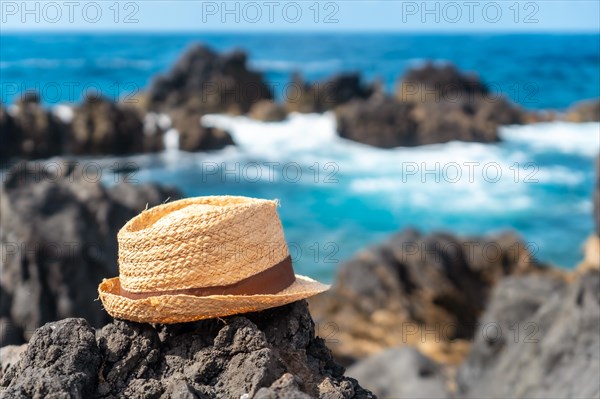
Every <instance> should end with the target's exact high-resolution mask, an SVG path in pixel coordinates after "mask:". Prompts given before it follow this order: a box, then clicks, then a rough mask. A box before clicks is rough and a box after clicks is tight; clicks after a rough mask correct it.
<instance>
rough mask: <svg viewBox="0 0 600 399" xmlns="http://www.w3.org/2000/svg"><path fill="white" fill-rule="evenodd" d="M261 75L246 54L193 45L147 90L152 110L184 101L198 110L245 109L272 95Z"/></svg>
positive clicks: (241, 111)
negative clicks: (247, 60) (250, 67)
mask: <svg viewBox="0 0 600 399" xmlns="http://www.w3.org/2000/svg"><path fill="white" fill-rule="evenodd" d="M272 98H273V95H272V93H271V90H270V89H269V87H268V86H267V85H266V84H265V82H264V80H263V78H262V75H261V74H260V73H258V72H254V71H252V70H249V69H248V67H247V65H246V54H245V53H244V52H242V51H235V52H232V53H229V54H224V55H220V54H218V53H216V52H214V51H213V50H212V49H210V48H208V47H206V46H202V45H195V46H193V47H192V48H190V49H189V50H188V51H187V52H186V53H185V54H184V55H183V56H182V57H181V58H180V59H179V60H178V61H177V63H176V64H175V65H174V66H173V68H172V69H171V71H170V72H169V73H168V74H167V75H164V76H159V77H158V78H156V80H155V81H154V82H153V84H152V86H151V87H150V91H149V107H150V108H151V109H152V110H163V111H165V110H172V109H176V108H180V107H181V106H183V105H186V106H187V107H188V108H191V109H193V111H194V112H195V113H196V114H198V115H202V114H206V113H222V112H229V113H235V114H242V113H246V112H248V111H249V110H250V107H251V106H252V104H254V103H255V102H257V101H260V100H265V99H266V100H269V99H272Z"/></svg>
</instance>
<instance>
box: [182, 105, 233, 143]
mask: <svg viewBox="0 0 600 399" xmlns="http://www.w3.org/2000/svg"><path fill="white" fill-rule="evenodd" d="M171 118H172V121H173V128H175V129H177V132H179V149H180V150H183V151H190V152H195V151H207V150H218V149H221V148H223V147H225V146H228V145H232V144H233V139H232V138H231V135H230V134H229V133H228V132H226V131H224V130H221V129H218V128H214V127H206V126H202V124H201V122H200V118H201V115H199V114H197V113H195V112H193V111H190V110H188V109H186V108H182V109H178V110H174V111H172V112H171Z"/></svg>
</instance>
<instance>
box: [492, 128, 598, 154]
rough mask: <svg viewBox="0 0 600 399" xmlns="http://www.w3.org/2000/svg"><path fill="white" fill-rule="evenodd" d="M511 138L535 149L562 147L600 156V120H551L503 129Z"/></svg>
mask: <svg viewBox="0 0 600 399" xmlns="http://www.w3.org/2000/svg"><path fill="white" fill-rule="evenodd" d="M500 134H501V137H502V138H503V139H505V140H507V141H509V142H513V143H521V144H525V145H527V146H529V147H530V148H531V149H533V150H534V151H542V152H544V151H549V150H551V151H558V152H562V153H567V154H575V155H584V156H587V157H596V156H598V152H599V151H600V123H598V122H589V123H579V124H573V123H567V122H551V123H538V124H534V125H525V126H507V127H504V128H502V129H501V130H500Z"/></svg>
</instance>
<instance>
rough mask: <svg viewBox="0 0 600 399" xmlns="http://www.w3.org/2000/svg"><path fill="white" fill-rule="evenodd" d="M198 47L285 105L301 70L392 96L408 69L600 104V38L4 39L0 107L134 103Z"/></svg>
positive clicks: (548, 101)
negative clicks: (228, 54) (468, 75)
mask: <svg viewBox="0 0 600 399" xmlns="http://www.w3.org/2000/svg"><path fill="white" fill-rule="evenodd" d="M196 42H203V43H207V44H209V45H211V46H213V47H214V48H215V49H218V50H220V51H229V50H232V49H235V48H242V49H245V50H246V51H247V52H248V53H249V60H250V64H251V65H252V66H253V67H254V68H256V69H258V70H260V71H262V72H264V74H265V77H266V80H267V82H268V83H269V85H270V86H271V87H272V88H273V89H274V91H275V92H276V94H278V95H279V96H281V95H283V93H284V90H285V87H286V84H287V83H288V82H289V78H290V75H291V74H292V73H293V72H295V71H299V72H301V73H302V74H303V75H304V76H306V78H307V79H309V80H315V79H321V78H324V77H327V76H330V75H331V74H333V73H336V72H341V71H356V72H361V73H362V74H363V75H364V76H365V78H366V79H367V80H374V79H379V80H381V81H382V82H384V83H385V86H386V87H387V88H388V90H392V89H393V87H394V85H395V83H396V82H397V80H398V77H399V76H400V75H401V74H402V73H403V72H404V71H405V70H406V69H408V68H410V67H414V66H418V65H420V64H422V63H423V62H424V61H425V60H436V61H449V62H452V63H454V64H456V65H457V66H458V67H459V68H461V69H463V70H466V71H471V72H475V73H477V74H479V76H480V77H481V78H482V79H483V80H484V81H485V82H487V83H488V84H489V85H490V87H491V88H492V89H493V90H494V91H496V92H502V93H504V94H505V95H506V96H508V97H510V98H511V99H512V100H513V101H515V102H517V103H519V104H522V105H523V106H526V107H528V108H559V109H562V108H565V107H567V106H569V105H570V104H571V103H573V102H574V101H578V100H581V99H585V98H596V97H600V76H599V75H600V74H599V73H598V71H599V70H600V36H599V35H594V34H571V35H570V34H563V35H560V34H546V35H515V34H510V35H508V34H507V35H498V34H496V35H489V34H478V35H439V34H438V35H434V34H430V35H423V34H421V35H416V34H414V35H413V34H376V33H372V34H365V33H345V34H336V33H329V34H308V33H307V34H300V33H298V34H289V33H288V34H285V33H281V34H279V33H278V34H269V33H262V34H260V33H254V34H252V33H244V34H158V33H148V34H141V33H138V34H127V35H125V34H76V35H72V34H56V33H48V34H33V33H32V34H14V33H2V36H0V48H1V49H2V50H1V52H0V72H1V75H2V81H3V84H2V97H1V98H0V101H2V102H3V103H10V102H12V100H13V99H14V97H15V95H18V93H20V92H21V91H22V89H27V88H36V87H37V88H38V89H39V90H40V91H42V92H43V93H44V94H45V95H44V97H45V100H46V101H47V102H48V103H58V102H64V101H78V100H79V99H80V97H81V94H82V92H83V93H87V92H91V91H94V90H99V91H100V92H101V93H102V94H104V95H105V96H107V97H110V98H115V99H118V98H120V97H121V98H122V99H124V100H127V99H129V98H130V97H131V96H133V95H134V94H135V93H137V92H139V91H141V90H143V88H144V87H146V86H147V85H148V83H149V82H150V81H151V79H152V77H153V76H155V75H156V74H157V73H161V72H165V71H167V70H168V69H169V68H170V66H171V65H172V63H173V62H174V61H175V60H176V59H177V58H178V57H179V56H180V55H181V53H182V52H183V51H184V50H185V49H186V48H187V47H189V46H190V45H191V44H192V43H196Z"/></svg>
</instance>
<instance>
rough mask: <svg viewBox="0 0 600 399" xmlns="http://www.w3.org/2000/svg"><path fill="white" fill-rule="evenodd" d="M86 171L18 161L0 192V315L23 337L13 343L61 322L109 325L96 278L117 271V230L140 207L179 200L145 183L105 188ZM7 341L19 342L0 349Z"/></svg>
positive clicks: (71, 165) (69, 165)
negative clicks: (80, 319) (71, 320)
mask: <svg viewBox="0 0 600 399" xmlns="http://www.w3.org/2000/svg"><path fill="white" fill-rule="evenodd" d="M86 167H87V166H83V167H75V166H74V163H73V162H72V163H69V162H68V161H57V162H52V163H45V164H44V163H34V162H30V163H20V164H17V165H16V166H15V167H14V168H13V169H11V170H10V171H9V172H8V174H7V175H6V176H5V180H4V183H3V185H2V187H1V189H0V214H1V216H2V217H1V218H0V239H1V244H2V253H3V258H2V267H1V274H0V287H1V293H2V296H3V297H2V306H0V310H1V311H2V312H3V313H2V314H0V317H5V318H7V320H8V321H7V322H9V324H10V325H11V326H12V327H11V328H16V329H20V330H21V331H22V332H24V336H23V333H22V334H21V336H20V339H19V341H20V342H22V340H23V339H27V338H29V336H30V335H31V333H32V332H33V330H34V329H35V328H36V327H39V326H40V325H42V324H44V323H46V322H49V321H53V320H58V319H62V318H65V317H73V316H77V317H85V318H86V319H87V320H88V321H89V322H90V323H91V324H92V325H93V326H102V325H104V324H105V323H106V322H108V320H109V318H108V316H107V315H106V313H105V312H103V311H102V309H101V306H100V303H99V302H98V301H95V299H96V298H97V286H98V284H99V282H100V281H101V280H102V278H106V277H110V276H114V275H116V274H117V273H118V271H117V240H116V235H117V232H118V230H119V229H120V228H121V227H122V226H123V224H125V222H126V221H127V220H129V219H130V218H132V217H133V216H135V215H136V214H138V213H139V212H140V211H142V210H143V209H144V208H145V207H146V205H147V204H148V205H149V206H153V205H157V204H160V203H162V202H163V201H164V200H165V199H167V198H168V197H171V199H177V198H178V197H179V196H180V194H179V193H177V192H176V191H174V190H167V189H163V188H160V187H157V186H150V185H147V186H139V187H133V186H130V185H129V184H127V183H121V184H119V185H117V186H114V187H111V188H105V187H104V186H102V185H101V184H100V183H98V181H97V180H98V176H97V175H95V171H97V169H96V168H95V167H94V168H92V169H91V170H93V171H94V173H91V174H90V172H89V171H88V173H87V174H86V173H85V172H84V170H85V168H86ZM90 176H91V178H90ZM0 336H2V335H1V334H0ZM8 343H19V342H14V340H7V341H6V342H0V346H1V345H5V344H8Z"/></svg>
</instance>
